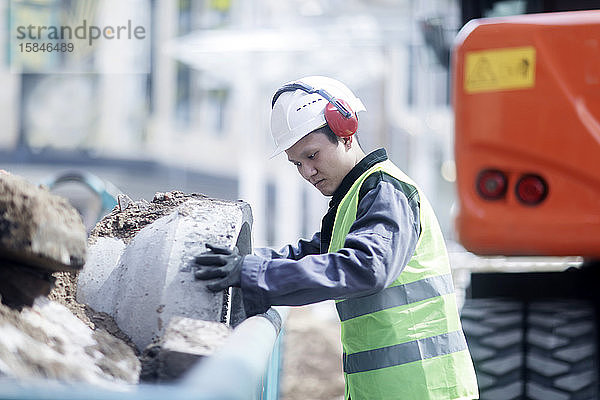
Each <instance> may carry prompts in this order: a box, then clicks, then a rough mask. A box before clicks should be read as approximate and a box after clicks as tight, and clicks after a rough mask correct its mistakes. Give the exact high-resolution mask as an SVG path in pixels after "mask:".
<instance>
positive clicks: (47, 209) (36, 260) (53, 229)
mask: <svg viewBox="0 0 600 400" xmlns="http://www.w3.org/2000/svg"><path fill="white" fill-rule="evenodd" d="M86 241H87V233H86V231H85V227H84V225H83V222H82V221H81V216H80V215H79V213H78V212H77V210H75V208H73V207H72V206H71V205H70V204H69V202H68V201H67V200H66V199H64V198H62V197H58V196H55V195H53V194H51V193H50V192H48V191H47V190H45V189H41V188H39V187H37V186H35V185H33V184H31V183H29V182H27V181H26V180H24V179H22V178H20V177H18V176H16V175H11V174H7V173H0V254H1V257H2V259H3V260H7V261H11V262H12V263H13V264H18V265H26V266H29V267H32V268H39V269H45V270H48V271H51V272H52V271H76V270H79V269H80V268H81V267H82V266H83V264H84V262H85V255H86Z"/></svg>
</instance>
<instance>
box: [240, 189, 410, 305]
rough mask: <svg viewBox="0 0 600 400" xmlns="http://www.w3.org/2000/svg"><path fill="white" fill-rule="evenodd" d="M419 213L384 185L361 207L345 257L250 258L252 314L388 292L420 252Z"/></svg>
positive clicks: (247, 278)
mask: <svg viewBox="0 0 600 400" xmlns="http://www.w3.org/2000/svg"><path fill="white" fill-rule="evenodd" d="M415 204H416V205H415ZM411 206H412V208H411ZM414 207H418V203H414V202H410V203H409V200H408V199H407V197H406V195H405V194H404V193H403V192H402V191H401V190H398V189H396V188H395V187H394V186H393V185H392V184H390V183H389V182H384V181H382V182H380V183H379V184H378V185H377V186H376V187H375V188H373V189H372V190H370V191H369V192H368V193H366V195H365V196H364V197H363V198H362V200H361V201H360V203H359V207H358V210H357V216H358V217H357V219H356V221H354V223H353V225H352V226H351V229H350V232H349V233H348V235H347V236H346V241H345V243H344V247H343V248H342V249H340V250H339V251H337V252H335V253H326V254H309V255H306V256H304V257H302V258H299V259H292V258H265V257H262V256H260V255H249V256H246V258H245V259H244V264H243V268H242V291H243V295H244V307H245V309H246V313H247V314H248V315H254V314H257V313H261V312H265V311H266V310H267V309H268V308H269V307H270V306H272V305H304V304H310V303H316V302H319V301H322V300H327V299H344V298H350V297H360V296H366V295H369V294H372V293H375V292H377V291H379V290H381V289H383V288H384V287H386V286H388V285H389V284H390V283H392V282H393V281H394V280H395V279H396V278H397V277H398V275H400V272H402V269H403V268H404V266H405V265H406V263H407V262H408V261H409V260H410V258H411V257H412V255H413V253H414V250H415V248H416V243H417V240H418V237H419V230H420V229H419V228H415V227H416V226H417V227H418V223H417V224H414V223H413V222H414V221H415V218H418V215H419V213H418V209H417V210H416V212H415V210H414Z"/></svg>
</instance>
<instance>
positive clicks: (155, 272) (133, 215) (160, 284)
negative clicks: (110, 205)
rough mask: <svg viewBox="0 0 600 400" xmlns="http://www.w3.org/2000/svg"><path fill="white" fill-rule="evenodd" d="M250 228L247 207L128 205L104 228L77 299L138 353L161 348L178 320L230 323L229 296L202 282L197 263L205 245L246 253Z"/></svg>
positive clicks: (172, 200)
mask: <svg viewBox="0 0 600 400" xmlns="http://www.w3.org/2000/svg"><path fill="white" fill-rule="evenodd" d="M251 224H252V216H251V211H250V207H249V206H248V205H247V204H246V203H243V202H231V201H221V200H214V199H208V198H206V197H203V196H199V195H184V194H182V193H181V192H171V193H165V194H160V195H159V196H156V197H155V199H154V200H153V201H152V203H147V202H145V203H143V204H139V203H138V202H135V203H129V204H128V206H127V208H126V209H124V210H114V211H113V212H112V213H111V214H109V215H108V216H107V217H105V219H104V220H103V221H101V222H100V223H99V226H100V227H101V228H102V229H96V232H101V233H100V234H98V233H96V234H95V237H94V238H93V241H92V243H91V244H90V246H89V248H88V254H89V256H88V262H87V263H86V264H85V266H84V268H83V270H82V271H81V273H80V274H79V279H78V290H77V300H78V301H79V302H82V303H86V304H88V305H89V306H90V307H92V308H93V309H95V310H97V311H103V312H106V313H108V314H110V315H111V316H112V317H113V318H114V319H115V321H116V322H117V324H118V325H119V327H120V328H121V330H122V331H123V332H125V333H126V334H127V335H128V336H129V337H131V339H132V340H133V342H134V343H135V344H136V346H137V347H138V349H140V350H142V349H144V348H145V347H146V346H148V345H149V344H151V343H153V342H156V341H157V340H158V339H159V338H160V337H161V336H162V334H163V333H164V329H165V327H166V326H167V324H168V323H169V321H170V320H171V319H172V318H173V317H175V316H181V317H187V318H192V319H197V320H206V321H215V322H223V321H227V320H228V319H229V314H230V312H231V310H230V308H229V300H228V295H227V293H225V292H222V293H213V292H211V291H209V290H208V289H206V283H205V282H204V281H196V280H195V279H194V276H193V271H192V269H193V268H192V262H193V260H194V258H195V256H197V255H198V254H200V253H201V252H204V251H206V246H205V243H214V244H216V245H220V246H230V247H233V246H235V245H236V244H237V245H238V246H239V247H240V249H241V250H242V249H243V250H244V251H245V252H246V253H248V252H249V251H250V249H251V243H250V231H251V228H250V227H251ZM97 227H98V226H97ZM125 227H128V229H125ZM92 235H94V231H92Z"/></svg>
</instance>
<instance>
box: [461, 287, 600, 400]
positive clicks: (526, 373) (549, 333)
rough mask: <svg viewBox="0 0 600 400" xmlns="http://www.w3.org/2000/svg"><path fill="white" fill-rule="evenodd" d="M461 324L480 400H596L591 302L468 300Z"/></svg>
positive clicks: (595, 356)
mask: <svg viewBox="0 0 600 400" xmlns="http://www.w3.org/2000/svg"><path fill="white" fill-rule="evenodd" d="M461 319H462V323H463V329H464V331H465V335H466V337H467V342H468V344H469V349H470V351H471V356H472V357H473V362H474V364H475V370H476V373H477V379H478V383H479V389H480V394H481V397H480V398H481V399H482V400H511V399H531V400H587V399H590V400H592V399H597V398H598V350H597V335H596V321H595V320H596V317H595V311H594V307H593V306H592V305H591V304H590V303H588V302H585V301H579V300H565V301H549V302H540V301H537V302H531V303H527V302H522V301H517V300H501V299H467V300H466V302H465V305H464V307H463V309H462V315H461Z"/></svg>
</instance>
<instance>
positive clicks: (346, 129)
mask: <svg viewBox="0 0 600 400" xmlns="http://www.w3.org/2000/svg"><path fill="white" fill-rule="evenodd" d="M296 90H302V91H304V92H306V93H308V94H313V93H317V94H319V95H321V97H323V98H324V99H325V100H327V102H328V104H327V106H326V107H325V121H327V125H329V128H331V131H332V132H333V133H335V135H336V136H339V137H342V138H347V137H350V136H352V135H354V134H355V133H356V131H357V130H358V118H357V117H356V113H355V112H354V111H352V108H350V105H349V104H348V103H347V102H346V101H345V100H342V99H336V98H335V97H333V96H332V95H330V94H329V93H328V92H327V91H326V90H324V89H315V88H313V87H312V86H310V85H307V84H305V83H302V82H296V83H289V84H287V85H284V86H282V87H281V88H280V89H279V90H277V92H275V95H274V96H273V101H272V102H271V108H273V107H275V102H276V101H277V99H278V98H279V96H281V95H282V94H283V93H285V92H294V91H296Z"/></svg>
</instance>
